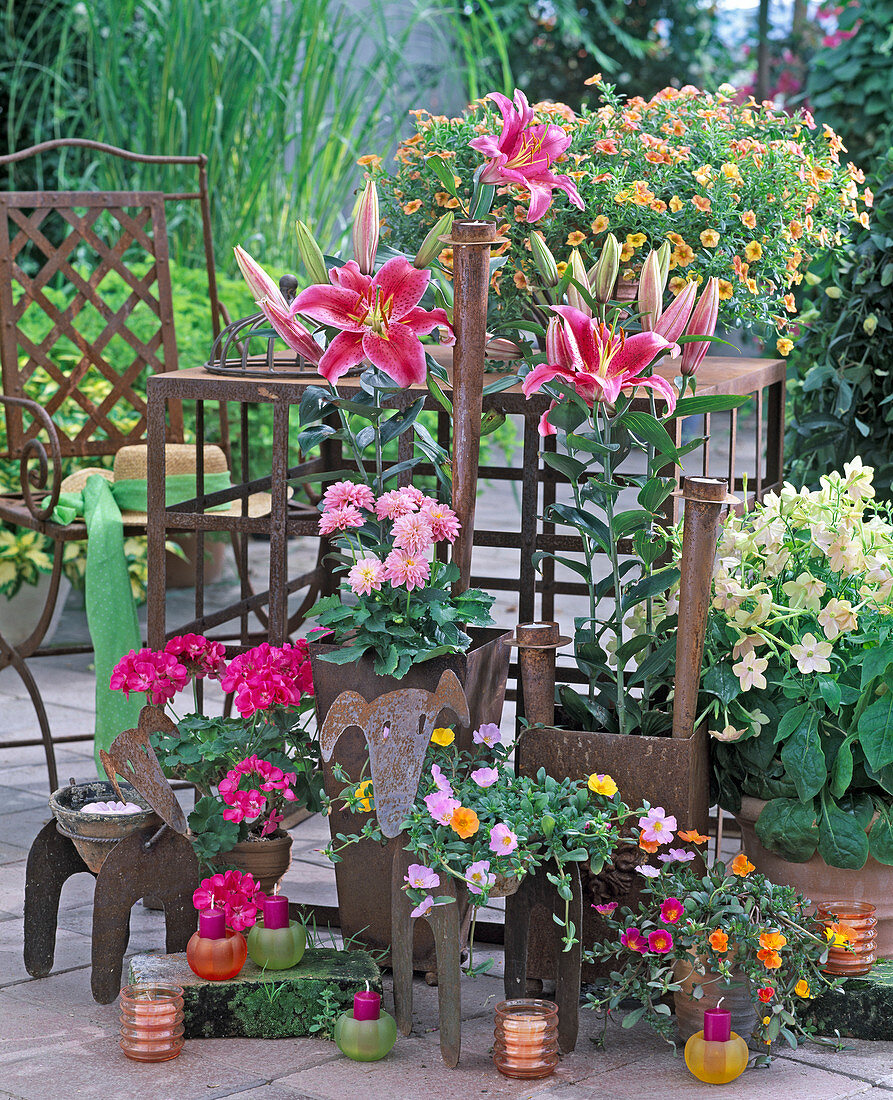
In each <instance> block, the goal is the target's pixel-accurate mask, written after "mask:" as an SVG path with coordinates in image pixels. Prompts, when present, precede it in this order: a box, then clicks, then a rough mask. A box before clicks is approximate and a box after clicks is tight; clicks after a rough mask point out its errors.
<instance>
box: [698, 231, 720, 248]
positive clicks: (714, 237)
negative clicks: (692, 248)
mask: <svg viewBox="0 0 893 1100" xmlns="http://www.w3.org/2000/svg"><path fill="white" fill-rule="evenodd" d="M701 244H702V245H703V246H704V247H705V248H716V246H717V245H718V244H719V234H718V233H717V232H716V230H715V229H705V230H704V232H703V233H702V234H701Z"/></svg>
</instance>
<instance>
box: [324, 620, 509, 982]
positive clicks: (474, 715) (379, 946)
mask: <svg viewBox="0 0 893 1100" xmlns="http://www.w3.org/2000/svg"><path fill="white" fill-rule="evenodd" d="M469 633H470V634H471V636H472V639H473V640H472V644H471V648H470V649H469V650H468V652H467V653H458V654H447V655H444V656H442V657H435V658H433V659H432V660H430V661H425V662H423V663H422V664H420V665H413V666H412V667H411V668H410V669H409V671H408V672H407V674H406V675H405V676H404V677H403V679H402V680H395V679H394V678H393V677H391V676H379V675H378V674H377V673H376V672H375V670H374V667H373V660H372V658H371V657H368V656H364V657H363V658H362V659H361V660H360V661H357V662H355V663H354V664H350V665H335V664H332V663H331V662H329V661H323V660H322V659H321V658H322V656H323V654H325V653H327V652H330V651H331V650H332V649H333V648H334V647H333V646H330V645H324V644H321V643H313V644H311V646H310V661H311V664H312V667H313V684H314V688H315V691H316V719H317V723H318V726H319V727H321V726H322V723H323V722H324V721H325V717H326V715H327V714H328V712H329V707H330V706H331V705H332V703H333V702H334V701H335V699H336V698H337V697H338V695H340V694H341V692H342V691H346V690H351V691H357V692H359V694H360V695H362V696H363V698H364V699H366V700H367V701H368V702H371V701H372V700H373V699H377V698H378V696H380V695H386V694H387V693H389V692H392V691H398V690H400V689H401V688H423V689H425V690H427V691H433V690H434V689H435V688H436V686H437V683H438V681H439V679H440V677H441V675H442V673H443V672H444V671H445V670H446V669H451V670H452V671H453V672H455V674H456V676H457V677H458V678H459V682H460V683H461V684H462V687H463V688H464V690H465V694H466V697H467V699H468V707H469V711H470V714H471V725H470V726H469V727H468V728H463V727H461V726H457V727H456V743H457V745H458V747H459V748H463V749H470V748H471V733H472V730H475V729H477V728H478V727H479V726H480V725H481V724H482V723H484V722H496V723H497V724H498V722H499V720H500V717H501V715H502V704H503V701H504V699H505V682H506V678H507V677H508V667H509V655H510V650H509V640H510V639H511V632H506V631H504V630H499V629H497V628H492V627H491V628H487V629H472V630H471V631H469ZM335 764H340V765H341V767H343V768H344V771H345V772H346V773H347V775H348V776H350V778H351V779H352V780H354V779H356V780H359V778H360V777H361V776H362V775H363V774H364V769H365V774H366V775H367V776H368V772H369V754H368V751H367V748H366V741H365V738H364V736H363V734H362V733H361V732H360V730H358V729H356V728H355V727H354V728H353V729H351V730H347V731H345V732H344V733H343V734H342V735H341V737H340V739H339V740H338V744H337V746H336V748H335V753H334V755H333V757H332V759H331V760H330V761H329V762H328V763H327V764H324V765H323V775H324V778H325V784H326V793H327V794H328V795H329V796H330V797H331V798H336V797H337V796H338V795H340V793H341V788H342V786H343V784H342V783H341V782H340V781H338V780H336V779H335V777H334V775H333V772H332V768H333V766H334V765H335ZM365 821H366V815H364V814H352V813H350V812H349V811H347V810H342V809H339V808H335V807H333V809H332V812H331V813H330V815H329V829H330V831H331V834H332V836H333V837H334V836H335V835H336V834H337V833H357V832H359V831H360V829H362V827H363V824H364V823H365ZM402 843H403V841H402V839H401V838H400V837H395V838H394V839H393V840H391V841H389V842H388V844H387V845H381V844H377V843H375V842H374V841H371V840H363V841H361V842H360V843H359V844H352V845H351V846H350V847H349V848H347V849H346V850H345V851H344V852H342V859H341V862H340V863H336V864H335V880H336V883H337V886H338V910H339V918H340V921H341V933H342V935H343V936H344V938H345V940H350V942H351V943H353V942H356V943H357V944H358V945H365V946H367V947H369V948H370V949H371V950H374V951H382V952H389V951H390V947H391V866H392V864H393V860H394V855H395V852H396V851H397V850H398V849H399V848H400V847H401V846H402ZM413 968H414V969H415V970H422V971H431V970H434V968H435V959H434V940H433V937H432V935H431V931H430V929H429V927H428V922H427V921H422V920H418V921H416V922H415V932H414V940H413Z"/></svg>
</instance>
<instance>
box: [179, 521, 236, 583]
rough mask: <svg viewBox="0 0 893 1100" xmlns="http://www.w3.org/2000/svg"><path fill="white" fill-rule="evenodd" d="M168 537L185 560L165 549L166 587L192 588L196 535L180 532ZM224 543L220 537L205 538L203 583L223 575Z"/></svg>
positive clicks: (216, 579) (218, 578)
mask: <svg viewBox="0 0 893 1100" xmlns="http://www.w3.org/2000/svg"><path fill="white" fill-rule="evenodd" d="M170 538H171V541H173V542H175V543H177V545H178V546H179V547H180V549H181V550H182V551H183V553H184V554H185V555H186V560H185V561H184V560H183V558H181V557H179V556H178V555H177V554H172V553H171V552H170V551H167V553H166V554H165V559H164V560H165V565H164V577H165V584H166V586H167V587H168V588H194V587H195V563H196V562H195V554H196V549H197V547H196V541H197V540H196V537H195V535H190V534H184V533H182V532H180V533H175V534H172V535H170ZM226 545H227V544H226V543H225V542H222V541H221V540H220V539H211V538H207V537H206V538H205V574H204V583H205V584H214V583H215V582H216V581H219V580H220V578H221V576H223V566H224V563H225V561H226Z"/></svg>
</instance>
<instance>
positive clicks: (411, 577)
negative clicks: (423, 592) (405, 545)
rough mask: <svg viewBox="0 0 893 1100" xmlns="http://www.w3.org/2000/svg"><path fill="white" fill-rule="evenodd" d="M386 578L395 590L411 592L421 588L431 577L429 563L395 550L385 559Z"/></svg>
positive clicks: (403, 551)
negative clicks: (403, 589) (400, 589)
mask: <svg viewBox="0 0 893 1100" xmlns="http://www.w3.org/2000/svg"><path fill="white" fill-rule="evenodd" d="M384 564H385V568H386V569H387V573H386V574H385V576H386V578H387V579H388V580H389V581H390V582H391V584H393V585H394V586H395V587H397V588H405V589H406V590H407V591H408V592H411V591H412V590H413V589H414V588H421V587H422V586H423V585H424V583H425V581H426V580H427V579H428V578H429V577H430V576H431V563H430V562H429V561H428V559H427V558H423V557H420V556H419V555H416V554H410V553H409V552H408V551H406V550H400V549H395V550H392V551H391V552H390V554H388V556H387V557H386V558H385V562H384Z"/></svg>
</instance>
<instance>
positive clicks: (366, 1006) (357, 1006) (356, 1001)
mask: <svg viewBox="0 0 893 1100" xmlns="http://www.w3.org/2000/svg"><path fill="white" fill-rule="evenodd" d="M353 1018H354V1019H355V1020H379V1019H381V995H380V994H379V993H372V992H370V991H368V990H367V991H366V992H362V993H354V995H353Z"/></svg>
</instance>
